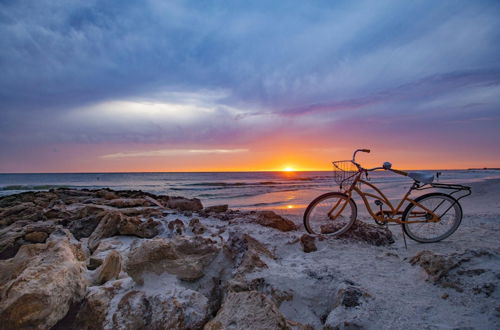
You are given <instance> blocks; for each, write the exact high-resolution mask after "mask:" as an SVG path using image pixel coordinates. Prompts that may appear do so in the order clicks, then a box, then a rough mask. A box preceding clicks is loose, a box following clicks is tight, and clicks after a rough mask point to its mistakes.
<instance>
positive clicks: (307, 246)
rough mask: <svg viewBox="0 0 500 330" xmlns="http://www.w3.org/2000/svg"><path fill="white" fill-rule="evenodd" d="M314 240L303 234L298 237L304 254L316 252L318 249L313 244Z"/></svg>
mask: <svg viewBox="0 0 500 330" xmlns="http://www.w3.org/2000/svg"><path fill="white" fill-rule="evenodd" d="M314 241H315V238H314V237H313V236H311V235H307V234H304V235H302V236H301V237H300V245H301V246H302V249H303V250H304V252H305V253H309V252H314V251H317V250H318V248H317V247H316V244H315V242H314Z"/></svg>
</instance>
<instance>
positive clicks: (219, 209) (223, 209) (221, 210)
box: [203, 204, 228, 213]
mask: <svg viewBox="0 0 500 330" xmlns="http://www.w3.org/2000/svg"><path fill="white" fill-rule="evenodd" d="M227 209H228V205H227V204H225V205H214V206H209V207H205V208H204V209H203V211H205V212H206V213H211V212H214V213H224V212H226V211H227Z"/></svg>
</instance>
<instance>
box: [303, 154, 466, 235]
mask: <svg viewBox="0 0 500 330" xmlns="http://www.w3.org/2000/svg"><path fill="white" fill-rule="evenodd" d="M358 152H367V153H369V152H370V150H369V149H358V150H356V151H355V152H354V154H353V156H352V160H343V161H335V162H333V166H334V179H335V181H336V182H337V183H338V184H339V186H340V191H338V192H329V193H326V194H323V195H321V196H319V197H317V198H316V199H314V200H313V201H312V202H311V203H310V204H309V206H308V207H307V209H306V211H305V213H304V227H305V228H306V230H307V231H308V232H309V233H310V234H316V235H317V234H328V235H333V236H337V235H341V234H343V233H345V232H346V231H348V230H349V228H350V227H351V226H352V225H353V223H354V221H356V218H357V206H356V203H355V202H354V199H353V198H352V196H353V193H354V192H356V193H357V194H358V195H359V196H360V197H361V199H362V200H363V202H364V204H365V207H366V209H367V211H368V213H369V214H370V215H371V217H372V218H373V219H374V220H375V222H376V223H377V224H379V225H382V226H385V225H387V224H388V223H396V224H401V225H402V227H403V232H404V233H405V234H406V235H407V236H408V237H410V238H411V239H413V240H415V241H418V242H422V243H432V242H438V241H441V240H443V239H445V238H447V237H448V236H450V235H451V234H453V233H454V232H455V230H457V228H458V226H460V222H461V221H462V207H461V205H460V203H459V200H460V199H462V198H464V197H466V196H469V195H470V194H471V188H470V187H467V186H463V185H458V184H440V183H433V181H434V175H433V174H430V173H422V172H409V173H408V172H405V171H400V170H395V169H393V168H392V164H391V163H389V162H385V163H384V164H383V165H382V166H381V167H374V168H370V169H365V168H363V167H362V166H361V165H360V164H358V163H357V162H356V154H357V153H358ZM377 170H386V171H391V172H393V173H396V174H399V175H404V176H408V177H410V178H412V179H413V180H414V182H413V184H412V186H411V187H410V189H409V190H408V191H407V192H406V194H405V195H404V196H403V198H402V199H401V201H400V202H399V203H398V205H397V206H394V205H393V204H392V203H391V202H390V201H389V199H388V198H387V197H386V196H385V195H384V194H383V193H382V191H381V190H380V189H379V188H377V187H376V186H375V185H373V184H372V183H370V182H368V181H366V180H363V178H362V177H363V175H364V176H365V177H366V178H367V177H368V173H369V172H372V171H377ZM363 185H365V186H368V187H369V188H371V189H372V190H373V191H374V193H371V192H366V191H363V189H365V188H364V186H363ZM425 189H444V190H449V191H451V192H450V193H442V192H432V193H428V194H425V195H422V196H419V197H417V198H415V199H412V198H410V195H411V193H412V192H413V191H415V190H425ZM459 192H464V194H460V193H459ZM457 193H459V195H461V196H460V197H458V198H455V196H453V195H455V194H457ZM369 198H372V199H374V203H375V206H376V207H377V208H378V210H376V211H374V209H372V207H371V206H370V202H369V200H368V199H369ZM405 205H406V207H404V206H405Z"/></svg>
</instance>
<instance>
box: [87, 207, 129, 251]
mask: <svg viewBox="0 0 500 330" xmlns="http://www.w3.org/2000/svg"><path fill="white" fill-rule="evenodd" d="M122 218H123V214H121V213H120V212H104V213H101V215H100V221H99V224H98V225H97V227H96V229H95V230H94V231H93V232H92V235H90V237H89V241H88V244H89V249H90V250H91V251H93V250H95V248H96V247H97V245H98V244H99V241H100V240H101V239H103V238H107V237H111V236H114V235H116V234H117V233H118V225H119V224H120V222H121V221H122Z"/></svg>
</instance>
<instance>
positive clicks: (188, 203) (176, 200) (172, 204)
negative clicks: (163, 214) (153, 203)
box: [166, 197, 203, 211]
mask: <svg viewBox="0 0 500 330" xmlns="http://www.w3.org/2000/svg"><path fill="white" fill-rule="evenodd" d="M166 206H167V207H168V208H171V209H176V210H179V211H201V210H202V209H203V205H202V204H201V201H200V200H199V199H198V198H192V199H188V198H184V197H170V198H169V199H168V201H167V205H166Z"/></svg>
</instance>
